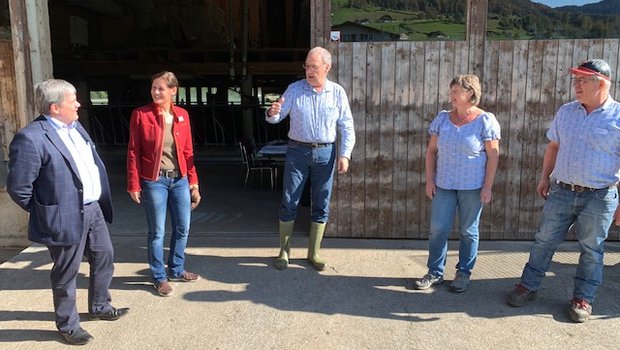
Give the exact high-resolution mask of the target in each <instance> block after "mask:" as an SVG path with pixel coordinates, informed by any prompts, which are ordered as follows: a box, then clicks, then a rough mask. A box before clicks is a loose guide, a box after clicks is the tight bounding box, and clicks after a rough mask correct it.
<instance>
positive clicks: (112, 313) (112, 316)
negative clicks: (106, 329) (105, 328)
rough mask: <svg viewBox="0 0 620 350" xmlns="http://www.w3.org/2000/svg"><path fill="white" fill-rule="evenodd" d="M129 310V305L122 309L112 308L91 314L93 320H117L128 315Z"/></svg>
mask: <svg viewBox="0 0 620 350" xmlns="http://www.w3.org/2000/svg"><path fill="white" fill-rule="evenodd" d="M128 312H129V308H128V307H123V308H120V309H117V308H114V307H113V308H111V309H110V310H109V311H106V312H99V313H96V314H90V319H91V320H104V321H116V320H118V319H119V318H121V317H123V316H125V315H127V313H128Z"/></svg>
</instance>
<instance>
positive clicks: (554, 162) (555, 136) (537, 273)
mask: <svg viewBox="0 0 620 350" xmlns="http://www.w3.org/2000/svg"><path fill="white" fill-rule="evenodd" d="M570 72H571V74H573V86H574V88H575V94H576V96H577V100H576V101H573V102H569V103H567V104H564V105H563V106H562V107H560V109H559V110H558V112H557V113H556V115H555V118H554V119H553V123H552V124H551V128H550V129H549V131H548V132H547V138H548V139H549V141H550V142H549V144H548V145H547V149H546V150H545V156H544V159H543V169H542V176H541V179H540V182H539V183H538V187H537V191H538V194H539V195H540V196H541V197H543V198H544V199H546V202H545V205H544V208H543V218H542V224H541V227H540V229H539V231H538V233H537V234H536V242H535V243H534V246H533V247H532V250H531V252H530V258H529V261H528V263H527V264H526V265H525V268H524V269H523V274H522V275H521V281H520V283H519V284H518V285H517V286H516V288H515V289H514V290H513V291H512V292H511V293H510V295H509V296H508V299H507V302H508V304H509V305H511V306H516V307H519V306H524V305H525V304H527V302H529V301H530V300H534V299H535V298H536V294H537V289H538V288H539V286H540V284H541V282H542V279H543V277H544V276H545V273H546V272H547V270H548V269H549V265H550V263H551V259H552V257H553V254H554V253H555V250H556V249H557V247H558V245H559V244H560V243H562V241H563V240H564V237H565V235H566V232H567V231H568V229H569V228H570V227H571V226H572V225H574V226H575V230H576V232H577V240H578V241H579V248H580V250H581V255H580V257H579V265H578V266H577V272H576V274H575V281H574V288H573V299H572V300H571V301H570V309H569V314H570V317H571V319H572V320H573V321H575V322H585V321H587V320H588V319H589V317H590V314H591V313H592V302H593V301H594V298H595V297H596V290H597V288H598V286H599V285H600V284H601V283H602V281H603V252H604V249H603V245H604V242H605V239H607V232H608V230H609V227H610V226H611V224H612V222H615V224H616V225H618V224H620V212H619V211H618V189H617V187H616V186H617V184H618V181H619V180H620V103H618V102H616V101H614V100H613V99H612V97H611V96H610V95H609V88H610V86H611V69H610V67H609V65H608V64H607V62H605V61H603V60H601V59H593V60H589V61H586V62H584V63H582V64H581V65H579V67H575V68H571V70H570Z"/></svg>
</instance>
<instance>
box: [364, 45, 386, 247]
mask: <svg viewBox="0 0 620 350" xmlns="http://www.w3.org/2000/svg"><path fill="white" fill-rule="evenodd" d="M381 61H382V57H381V45H380V44H377V43H370V44H368V52H367V67H368V69H367V73H368V76H367V80H366V84H367V85H366V92H367V94H366V152H365V157H366V161H365V164H366V166H365V193H364V194H365V199H364V202H365V211H364V212H365V216H364V236H366V237H381V234H380V232H379V200H380V198H379V193H380V188H379V172H380V161H379V152H380V142H381V138H380V132H381V84H380V82H381Z"/></svg>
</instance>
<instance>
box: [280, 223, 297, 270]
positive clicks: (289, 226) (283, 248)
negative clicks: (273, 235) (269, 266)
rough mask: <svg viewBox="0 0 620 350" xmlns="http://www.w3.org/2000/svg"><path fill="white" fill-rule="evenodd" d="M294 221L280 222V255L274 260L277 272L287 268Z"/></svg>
mask: <svg viewBox="0 0 620 350" xmlns="http://www.w3.org/2000/svg"><path fill="white" fill-rule="evenodd" d="M293 226H295V220H291V221H280V255H278V258H277V259H276V262H275V266H276V269H278V270H284V269H286V268H287V267H288V257H289V256H290V255H291V236H292V235H293Z"/></svg>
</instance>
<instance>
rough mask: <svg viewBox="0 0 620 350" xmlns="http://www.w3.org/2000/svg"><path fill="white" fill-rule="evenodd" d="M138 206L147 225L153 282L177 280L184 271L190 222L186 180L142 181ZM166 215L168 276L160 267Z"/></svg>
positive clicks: (189, 202) (163, 266)
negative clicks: (142, 207) (140, 202)
mask: <svg viewBox="0 0 620 350" xmlns="http://www.w3.org/2000/svg"><path fill="white" fill-rule="evenodd" d="M141 183H142V195H141V198H142V205H143V206H144V210H145V211H146V221H147V225H148V247H147V250H148V261H149V267H150V269H151V277H152V278H153V282H162V281H166V280H167V279H168V276H170V277H171V278H174V277H178V276H180V275H181V274H183V271H184V270H185V247H186V246H187V237H188V236H189V227H190V220H191V199H190V193H189V182H188V180H187V177H180V178H167V177H165V176H160V177H159V178H158V179H157V181H146V180H142V181H141ZM167 211H168V212H169V213H170V220H171V224H172V225H171V226H172V233H171V237H170V252H169V254H168V274H166V267H165V265H164V237H165V235H166V212H167Z"/></svg>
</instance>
